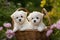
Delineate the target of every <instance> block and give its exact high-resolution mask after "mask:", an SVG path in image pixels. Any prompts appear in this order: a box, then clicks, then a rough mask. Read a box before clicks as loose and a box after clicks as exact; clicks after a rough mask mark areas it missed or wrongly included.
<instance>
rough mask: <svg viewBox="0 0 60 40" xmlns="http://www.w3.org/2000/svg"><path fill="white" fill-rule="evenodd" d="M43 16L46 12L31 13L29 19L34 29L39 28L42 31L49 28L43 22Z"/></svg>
mask: <svg viewBox="0 0 60 40" xmlns="http://www.w3.org/2000/svg"><path fill="white" fill-rule="evenodd" d="M43 16H44V14H42V13H40V12H37V11H34V12H32V13H30V15H29V16H28V20H29V22H30V25H31V26H32V29H33V30H34V29H37V30H38V31H40V32H41V31H43V30H44V29H46V28H47V27H46V26H45V24H44V23H43Z"/></svg>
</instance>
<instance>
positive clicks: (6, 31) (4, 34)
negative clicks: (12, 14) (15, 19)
mask: <svg viewBox="0 0 60 40" xmlns="http://www.w3.org/2000/svg"><path fill="white" fill-rule="evenodd" d="M0 34H1V35H0V39H1V40H7V39H8V40H9V39H11V40H13V39H14V40H15V38H13V37H15V36H14V35H15V33H13V31H12V30H11V23H3V27H2V26H1V27H0Z"/></svg>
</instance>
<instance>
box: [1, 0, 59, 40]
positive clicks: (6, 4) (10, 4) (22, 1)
mask: <svg viewBox="0 0 60 40" xmlns="http://www.w3.org/2000/svg"><path fill="white" fill-rule="evenodd" d="M20 7H23V8H26V9H28V10H29V12H32V11H40V12H41V10H42V8H45V9H46V10H47V11H48V16H49V17H50V19H51V24H53V23H56V22H57V21H58V20H59V19H60V0H0V26H1V27H2V26H3V30H2V31H0V40H5V39H6V36H5V35H6V34H5V32H6V30H7V28H5V27H4V23H11V22H12V20H11V17H10V15H11V14H12V13H13V12H14V11H15V10H16V9H17V8H20ZM43 21H44V23H45V24H46V25H47V26H48V25H49V23H48V19H47V16H46V15H45V17H44V20H43ZM8 29H10V28H8ZM50 39H51V40H60V30H57V29H55V31H54V33H53V34H52V35H51V36H50ZM11 40H16V38H15V37H14V38H12V39H11Z"/></svg>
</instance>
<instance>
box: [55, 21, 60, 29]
mask: <svg viewBox="0 0 60 40" xmlns="http://www.w3.org/2000/svg"><path fill="white" fill-rule="evenodd" d="M56 28H57V29H60V20H59V21H57V23H56Z"/></svg>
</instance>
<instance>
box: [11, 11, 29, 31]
mask: <svg viewBox="0 0 60 40" xmlns="http://www.w3.org/2000/svg"><path fill="white" fill-rule="evenodd" d="M26 17H27V12H24V11H22V10H20V11H18V10H17V11H15V12H14V13H13V14H12V15H11V18H12V19H13V21H14V28H13V32H16V31H17V30H20V31H24V30H26V29H30V28H29V22H28V21H27V18H26Z"/></svg>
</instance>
